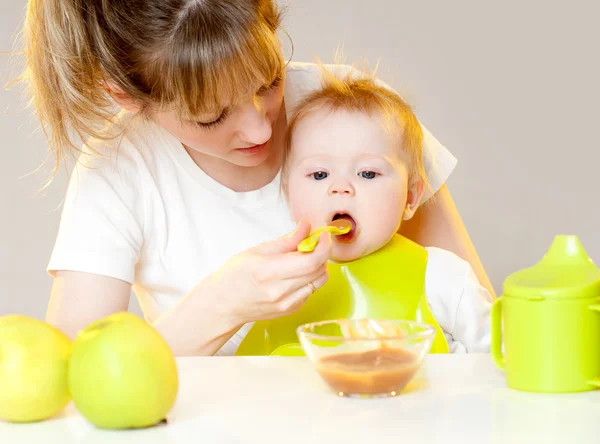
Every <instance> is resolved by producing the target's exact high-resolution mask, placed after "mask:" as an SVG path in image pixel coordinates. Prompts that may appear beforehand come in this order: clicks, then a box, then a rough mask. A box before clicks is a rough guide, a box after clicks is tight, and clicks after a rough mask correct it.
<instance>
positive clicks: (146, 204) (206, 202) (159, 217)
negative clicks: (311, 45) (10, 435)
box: [48, 63, 478, 353]
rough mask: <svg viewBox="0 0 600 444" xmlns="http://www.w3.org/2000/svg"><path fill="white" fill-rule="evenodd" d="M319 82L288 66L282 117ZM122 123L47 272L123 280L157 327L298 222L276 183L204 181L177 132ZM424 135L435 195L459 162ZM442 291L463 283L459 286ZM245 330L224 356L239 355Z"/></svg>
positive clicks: (94, 164) (301, 67) (85, 160)
mask: <svg viewBox="0 0 600 444" xmlns="http://www.w3.org/2000/svg"><path fill="white" fill-rule="evenodd" d="M320 82H321V74H320V69H319V67H318V66H316V65H314V64H309V63H290V64H289V65H288V68H287V77H286V83H285V102H286V108H287V110H288V112H289V113H291V112H292V110H293V109H294V107H295V105H296V103H298V101H299V100H300V99H301V98H302V96H303V95H304V94H306V93H307V92H309V91H312V90H314V89H316V88H318V87H319V86H320ZM123 118H124V119H125V118H127V119H130V121H129V122H128V124H127V131H126V132H125V134H124V135H123V136H122V137H119V138H118V139H116V140H115V141H114V142H109V143H112V144H113V145H114V146H113V147H110V146H107V145H106V143H107V142H105V141H92V142H91V143H90V145H92V146H93V147H97V149H98V151H100V152H101V153H103V154H105V155H106V156H107V157H104V158H99V157H94V156H90V155H86V154H84V155H82V156H81V157H80V162H79V163H78V164H77V166H76V167H75V169H74V171H73V174H72V177H71V181H70V184H69V188H68V191H67V196H66V199H65V203H64V207H63V212H62V217H61V223H60V228H59V232H58V236H57V239H56V244H55V247H54V251H53V253H52V256H51V258H50V262H49V265H48V271H49V272H50V273H52V272H53V271H56V270H69V271H81V272H88V273H94V274H99V275H105V276H110V277H113V278H117V279H121V280H123V281H126V282H129V283H131V284H132V286H133V291H134V292H135V294H136V296H137V298H138V300H139V302H140V306H141V308H142V310H143V312H144V315H145V317H146V319H147V320H148V321H150V322H153V321H154V320H155V319H156V318H157V317H158V316H160V315H161V314H162V313H164V312H165V311H167V310H169V309H170V308H171V307H173V306H174V305H175V304H176V303H177V301H178V300H179V299H180V298H181V297H183V296H184V295H185V294H186V293H187V292H188V291H189V290H191V289H192V288H193V287H194V286H195V285H196V284H197V283H198V282H199V281H201V280H202V279H203V278H204V277H205V276H206V275H208V274H210V273H211V272H213V271H215V270H216V269H217V268H219V267H220V266H221V265H222V264H223V263H224V262H225V261H226V260H227V259H229V258H230V257H231V256H233V255H234V254H236V253H239V252H241V251H243V250H246V249H248V248H250V247H253V246H255V245H257V244H258V243H261V242H264V241H267V240H271V239H274V238H276V237H278V236H281V235H283V234H285V233H287V232H289V231H290V230H292V229H293V227H294V224H293V222H292V221H291V219H290V217H289V213H288V209H287V207H286V204H285V201H284V199H283V197H282V196H281V194H280V192H279V176H277V177H276V178H275V179H274V180H273V182H272V183H270V184H268V185H266V186H264V187H263V188H261V189H259V190H256V191H250V192H241V193H238V192H234V191H232V190H231V189H228V188H226V187H224V186H223V185H221V184H220V183H218V182H216V181H215V180H213V179H212V178H211V177H210V176H208V175H207V174H205V173H204V172H203V171H202V169H200V168H199V167H198V166H197V165H196V164H195V163H194V161H193V160H192V159H191V158H190V156H189V155H188V154H187V152H186V151H185V149H184V148H183V146H182V145H181V143H180V142H179V141H178V140H177V139H176V138H175V137H174V136H173V135H171V134H170V133H168V132H167V131H165V130H163V129H162V128H161V127H159V126H158V125H156V124H154V123H152V122H148V121H144V120H143V119H141V118H138V117H134V118H130V117H129V116H127V115H126V114H125V113H124V114H123ZM423 130H424V135H425V137H424V162H425V167H426V172H427V176H428V179H429V181H430V183H431V187H432V190H433V191H436V190H437V189H439V188H440V187H441V186H442V184H443V183H444V182H445V181H446V179H447V178H448V176H449V175H450V173H451V172H452V170H453V169H454V167H455V165H456V159H455V158H454V157H453V156H452V154H450V152H449V151H448V150H447V149H446V148H444V147H443V146H442V145H441V144H440V143H439V142H438V141H437V140H436V139H435V138H434V137H433V136H432V135H431V134H430V133H429V132H428V131H427V130H426V129H425V128H423ZM110 148H112V149H110ZM109 153H110V154H109ZM444 267H446V266H444ZM440 284H441V285H442V286H446V285H449V284H452V285H457V287H455V288H457V289H458V286H460V287H462V286H464V284H463V282H460V280H459V279H453V280H450V281H448V282H446V283H443V284H442V283H440ZM457 291H459V290H457ZM444 293H449V291H448V287H446V290H445V292H444ZM459 293H461V291H459ZM449 316H451V321H450V323H449V324H448V325H454V319H455V318H456V316H455V313H452V314H449ZM469 322H478V321H475V320H471V321H469ZM245 330H246V329H243V331H245ZM243 331H240V332H239V334H238V335H237V337H234V338H232V341H231V343H230V344H226V346H225V347H224V349H223V352H225V350H227V352H228V353H231V352H233V351H234V350H235V348H236V346H235V343H236V341H239V337H240V335H242V334H243ZM232 345H233V346H232Z"/></svg>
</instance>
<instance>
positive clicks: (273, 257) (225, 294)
mask: <svg viewBox="0 0 600 444" xmlns="http://www.w3.org/2000/svg"><path fill="white" fill-rule="evenodd" d="M309 233H310V224H309V223H308V222H305V221H302V222H300V223H299V224H298V226H297V228H296V230H295V231H294V232H293V233H290V235H287V236H284V237H281V238H279V239H274V240H272V241H268V242H265V243H263V244H260V245H258V246H256V247H254V248H251V249H249V250H246V251H243V252H241V253H238V254H237V255H235V256H234V257H232V258H231V259H230V260H229V261H227V262H226V263H225V264H224V265H223V266H221V267H220V268H219V269H218V270H217V271H215V272H214V273H212V274H210V275H209V276H207V277H205V278H204V279H202V281H200V282H199V283H198V285H196V287H194V288H192V289H191V290H190V291H189V292H188V293H187V294H185V295H182V297H181V299H180V300H179V302H178V303H177V304H176V305H175V306H174V307H173V308H171V309H170V310H169V311H167V312H166V313H164V314H163V315H162V316H160V317H159V318H158V319H157V320H156V321H155V322H154V323H153V325H154V328H156V330H157V331H158V332H159V333H160V334H161V335H162V336H163V338H164V339H165V340H166V342H167V343H168V344H169V346H170V347H171V350H172V351H173V353H174V354H175V355H177V356H186V355H212V354H214V353H216V352H217V351H218V350H219V349H220V348H221V347H222V346H223V345H224V344H225V343H226V342H227V341H228V340H229V338H231V336H232V335H233V334H235V332H236V331H237V330H238V329H239V328H240V327H241V326H242V325H244V324H246V323H248V322H251V321H256V320H260V319H273V318H276V317H280V316H283V315H286V314H289V313H293V312H294V311H296V310H298V309H299V308H300V307H301V306H302V304H304V302H305V301H306V299H307V298H308V297H309V296H310V295H311V294H312V293H313V292H314V291H315V290H317V289H319V288H321V287H322V286H323V285H324V284H325V282H326V281H327V269H326V263H327V260H328V259H329V257H330V256H331V248H332V246H331V237H330V235H329V234H328V233H323V234H322V235H321V238H320V240H319V243H318V245H317V247H316V248H315V250H314V251H313V252H312V253H311V254H305V253H299V252H298V251H297V246H298V244H299V243H300V242H301V241H302V239H304V238H305V237H306V236H308V234H309ZM130 292H131V285H130V284H129V283H127V282H125V281H122V280H119V279H115V278H112V277H108V276H100V275H96V274H91V273H84V272H76V271H58V272H56V274H55V276H54V283H53V286H52V294H51V297H50V303H49V306H48V313H47V316H46V319H47V321H48V322H49V323H50V324H52V325H55V326H56V327H58V328H59V329H61V330H62V331H64V332H65V333H66V334H67V335H69V336H70V337H72V338H74V337H75V336H76V335H77V333H78V332H79V331H80V330H81V329H83V328H84V327H86V326H87V325H88V324H89V323H91V322H93V321H95V320H97V319H101V318H103V317H105V316H108V315H110V314H112V313H116V312H119V311H125V310H127V308H128V305H129V294H130Z"/></svg>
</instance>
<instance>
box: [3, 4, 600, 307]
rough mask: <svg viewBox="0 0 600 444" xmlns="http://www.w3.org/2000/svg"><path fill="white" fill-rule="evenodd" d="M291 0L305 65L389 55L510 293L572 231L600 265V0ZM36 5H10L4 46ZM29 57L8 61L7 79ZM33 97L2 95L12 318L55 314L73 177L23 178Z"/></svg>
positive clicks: (6, 290)
mask: <svg viewBox="0 0 600 444" xmlns="http://www.w3.org/2000/svg"><path fill="white" fill-rule="evenodd" d="M286 3H288V4H289V5H290V6H289V8H288V11H287V14H286V19H285V26H286V28H287V30H288V31H289V33H290V34H291V36H292V38H293V40H294V44H295V55H294V59H295V60H304V61H313V60H314V59H315V57H316V56H319V57H320V58H321V59H322V60H323V61H326V62H329V61H332V60H333V55H334V53H335V50H336V48H337V47H338V44H339V43H340V42H343V43H344V53H345V55H346V56H347V61H348V62H352V61H354V60H357V59H358V58H361V57H366V58H367V59H368V61H369V62H370V63H371V64H372V65H375V64H376V62H377V61H378V59H380V58H381V63H380V71H379V74H380V77H382V78H383V79H384V80H386V81H387V82H388V83H390V84H392V85H393V86H394V87H396V88H397V89H398V90H399V91H400V92H401V93H402V94H403V95H404V96H405V97H406V98H407V99H408V100H409V102H411V103H412V104H413V105H414V107H415V109H416V111H417V114H418V115H419V117H420V118H421V120H422V121H423V122H424V123H425V125H426V126H427V127H428V128H429V129H430V130H431V131H432V132H433V134H434V135H435V136H436V137H437V138H438V139H439V140H440V141H441V142H442V143H443V144H445V145H446V146H447V147H448V148H449V149H450V150H451V151H452V152H453V153H454V155H456V156H457V157H458V158H459V165H458V167H457V169H456V171H455V173H454V174H453V175H452V177H451V179H450V181H449V186H450V189H451V191H452V194H453V195H454V198H455V200H456V203H457V205H458V208H459V210H460V212H461V214H462V216H463V219H464V221H465V224H466V226H467V228H468V230H469V232H470V234H471V237H472V239H473V241H474V243H475V245H476V247H477V249H478V251H479V254H480V256H481V258H482V261H483V263H484V265H485V266H486V268H487V271H488V273H489V275H490V277H491V279H492V281H493V284H494V286H495V287H496V290H497V291H498V292H500V291H501V285H502V281H503V280H504V278H505V277H506V276H507V275H508V274H510V273H511V272H513V271H514V270H517V269H519V268H522V267H525V266H528V265H531V264H533V263H534V262H536V261H537V260H538V259H539V258H540V257H541V256H542V255H543V254H544V252H545V250H546V248H547V247H548V246H549V244H550V243H551V241H552V238H553V237H554V235H556V234H559V233H573V234H578V235H579V236H580V238H581V240H582V242H583V243H584V246H585V247H586V248H587V250H588V253H590V255H591V256H592V258H594V259H595V260H600V231H599V230H598V224H599V223H600V218H599V217H598V216H599V211H598V208H597V200H598V199H597V196H598V192H597V190H598V189H599V187H598V182H599V179H598V177H599V174H598V172H599V170H598V168H599V165H598V162H599V160H600V143H598V139H597V136H596V128H598V120H599V118H600V112H599V111H598V109H599V106H600V86H599V84H600V81H599V79H600V64H599V63H598V53H599V42H600V31H599V29H600V27H599V26H598V23H597V18H598V17H600V8H599V6H598V1H597V0H571V1H570V2H548V1H543V0H526V1H524V0H503V1H497V2H493V3H492V2H487V1H483V2H482V1H480V0H455V1H452V2H450V1H442V0H440V1H426V0H421V1H410V2H409V1H391V0H389V1H383V0H377V1H376V0H371V1H361V0H291V1H287V2H286ZM554 3H555V4H554ZM25 4H26V1H25V0H14V1H10V2H9V1H2V2H1V3H0V51H2V50H3V51H9V50H11V47H12V41H13V38H14V37H15V36H16V33H17V32H18V30H19V29H20V27H21V22H22V20H23V17H24V8H25ZM21 62H22V60H21V58H19V57H12V58H9V57H8V56H6V55H0V76H1V78H2V81H3V83H4V81H6V80H8V79H9V78H10V77H11V76H13V75H14V74H15V73H17V72H18V71H15V69H18V67H19V65H20V64H21ZM11 67H12V68H11ZM24 103H25V102H24V100H23V96H22V89H21V88H18V87H17V88H13V89H11V90H10V91H8V92H7V91H0V110H1V113H0V147H1V149H0V314H6V313H12V312H17V313H23V314H27V315H30V316H35V317H39V318H43V316H44V313H45V309H46V304H47V299H48V295H49V291H50V285H51V281H50V278H49V277H48V276H47V275H46V273H45V266H46V263H47V261H48V259H49V255H50V252H51V249H52V246H53V243H54V237H55V234H56V230H57V226H58V222H59V217H60V210H57V208H58V207H59V205H60V201H61V199H62V197H63V194H64V190H65V176H64V175H60V176H59V177H58V179H57V180H56V182H55V183H54V185H53V186H52V187H51V188H50V189H49V190H48V191H47V192H46V193H45V194H43V195H39V194H36V190H37V189H38V188H39V187H40V186H41V185H42V183H43V179H44V177H45V176H46V174H47V170H46V171H45V172H44V173H42V174H37V175H31V176H28V177H25V178H21V176H23V175H25V174H27V173H29V172H31V171H32V170H34V169H35V168H36V167H37V166H38V165H39V163H40V162H41V161H42V160H43V159H44V156H45V150H46V143H45V141H44V138H43V136H42V134H41V133H40V131H39V126H38V124H37V121H36V120H35V119H34V118H33V117H32V114H31V112H29V111H23V105H24ZM132 309H133V310H134V311H139V308H138V307H137V304H136V303H135V302H134V303H133V304H132Z"/></svg>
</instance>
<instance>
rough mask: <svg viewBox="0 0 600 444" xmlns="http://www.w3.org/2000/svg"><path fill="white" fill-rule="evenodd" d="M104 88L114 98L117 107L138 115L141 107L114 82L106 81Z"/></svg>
mask: <svg viewBox="0 0 600 444" xmlns="http://www.w3.org/2000/svg"><path fill="white" fill-rule="evenodd" d="M102 86H103V87H104V89H105V90H106V92H107V93H108V94H109V95H110V96H111V97H112V99H113V100H114V101H115V103H116V104H117V105H119V106H120V107H121V108H123V109H125V110H127V111H130V112H132V113H136V112H138V111H139V110H140V106H139V105H138V104H137V103H136V101H135V100H134V99H133V97H131V96H130V95H129V94H127V93H126V92H125V91H123V89H121V87H120V86H119V85H117V84H116V83H115V82H114V81H113V80H105V81H103V82H102Z"/></svg>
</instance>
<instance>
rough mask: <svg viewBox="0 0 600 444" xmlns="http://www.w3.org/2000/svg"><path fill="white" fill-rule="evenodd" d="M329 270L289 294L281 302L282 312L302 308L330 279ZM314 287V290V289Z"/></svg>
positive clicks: (287, 312)
mask: <svg viewBox="0 0 600 444" xmlns="http://www.w3.org/2000/svg"><path fill="white" fill-rule="evenodd" d="M328 277H329V276H328V275H327V272H326V271H325V272H324V273H321V274H320V275H319V276H318V277H317V278H316V279H315V280H314V281H308V283H305V284H304V285H301V286H300V287H299V288H298V289H297V290H295V291H293V292H292V293H290V294H288V296H286V297H285V298H284V299H283V300H282V301H281V302H280V303H279V309H280V311H281V313H282V314H289V313H293V312H295V311H297V310H299V309H300V307H302V306H303V305H304V303H305V302H306V300H307V299H308V298H309V297H310V296H312V294H313V292H314V291H316V290H318V289H319V288H321V287H322V286H323V285H325V283H326V282H327V279H328ZM311 284H312V285H311ZM313 287H314V290H313Z"/></svg>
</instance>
